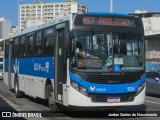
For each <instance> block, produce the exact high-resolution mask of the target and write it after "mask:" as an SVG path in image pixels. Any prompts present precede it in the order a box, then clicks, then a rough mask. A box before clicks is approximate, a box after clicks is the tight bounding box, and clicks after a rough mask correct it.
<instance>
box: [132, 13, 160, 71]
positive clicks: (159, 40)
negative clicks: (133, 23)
mask: <svg viewBox="0 0 160 120" xmlns="http://www.w3.org/2000/svg"><path fill="white" fill-rule="evenodd" d="M133 15H136V16H139V17H141V18H142V21H143V25H144V31H145V43H146V61H147V64H146V68H147V70H160V12H147V11H139V10H138V11H135V13H133Z"/></svg>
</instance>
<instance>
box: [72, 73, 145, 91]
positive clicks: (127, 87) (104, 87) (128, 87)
mask: <svg viewBox="0 0 160 120" xmlns="http://www.w3.org/2000/svg"><path fill="white" fill-rule="evenodd" d="M70 78H71V80H72V81H74V82H76V83H77V84H79V85H81V86H83V87H85V88H87V90H88V92H89V93H100V94H123V93H132V92H137V89H138V87H139V86H140V85H141V84H142V83H143V82H144V81H145V75H143V76H142V77H141V79H140V80H138V81H137V82H135V83H128V84H95V83H89V82H87V81H86V80H84V79H81V78H80V77H79V76H77V75H75V74H73V73H72V72H70Z"/></svg>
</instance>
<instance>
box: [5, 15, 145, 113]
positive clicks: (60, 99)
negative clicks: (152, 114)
mask: <svg viewBox="0 0 160 120" xmlns="http://www.w3.org/2000/svg"><path fill="white" fill-rule="evenodd" d="M4 46H5V50H4V51H5V52H4V82H5V83H6V84H7V85H8V86H10V88H12V89H14V91H15V95H16V97H17V98H18V97H21V95H24V94H26V95H29V96H32V97H34V98H37V97H38V98H42V99H48V103H49V107H50V108H51V110H54V109H55V108H56V106H57V104H61V105H63V106H67V107H86V108H90V107H91V108H92V107H98V108H101V107H106V108H109V107H120V106H134V105H141V104H144V100H145V90H146V86H145V74H144V73H145V47H144V29H143V24H142V21H141V19H139V18H138V17H134V16H132V15H126V14H114V13H112V14H110V13H85V14H71V15H66V16H64V17H62V18H58V19H56V20H53V21H50V22H46V23H44V24H41V25H37V26H33V27H31V28H27V29H24V30H23V31H21V32H19V33H17V34H15V35H13V36H11V37H9V38H7V39H5V41H4ZM80 49H83V51H84V52H83V55H84V57H80V56H79V55H78V52H80ZM22 93H23V94H22Z"/></svg>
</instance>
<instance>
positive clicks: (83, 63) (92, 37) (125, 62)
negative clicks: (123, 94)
mask: <svg viewBox="0 0 160 120" xmlns="http://www.w3.org/2000/svg"><path fill="white" fill-rule="evenodd" d="M140 36H141V35H140V34H136V33H134V34H133V33H131V34H129V33H122V32H121V33H118V32H117V33H116V32H113V33H110V32H103V31H102V32H98V31H97V32H96V33H94V34H93V32H89V31H88V32H87V31H86V32H81V31H79V32H78V31H76V32H74V52H75V54H73V58H75V57H76V59H73V60H74V61H72V66H73V67H75V68H76V69H79V70H86V71H93V70H96V71H97V70H103V71H113V70H114V68H115V66H116V65H118V66H119V67H120V68H121V71H126V70H127V71H135V70H143V69H144V64H142V63H144V62H143V61H144V59H143V56H142V50H141V49H142V45H143V42H142V40H143V39H142V38H141V37H140Z"/></svg>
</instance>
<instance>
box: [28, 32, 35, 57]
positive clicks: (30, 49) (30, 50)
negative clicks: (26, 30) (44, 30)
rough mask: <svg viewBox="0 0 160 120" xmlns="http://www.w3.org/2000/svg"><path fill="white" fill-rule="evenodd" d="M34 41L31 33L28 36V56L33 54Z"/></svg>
mask: <svg viewBox="0 0 160 120" xmlns="http://www.w3.org/2000/svg"><path fill="white" fill-rule="evenodd" d="M34 43H35V42H34V36H33V34H31V35H29V36H28V56H33V55H34V54H35V47H34V45H35V44H34Z"/></svg>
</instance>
